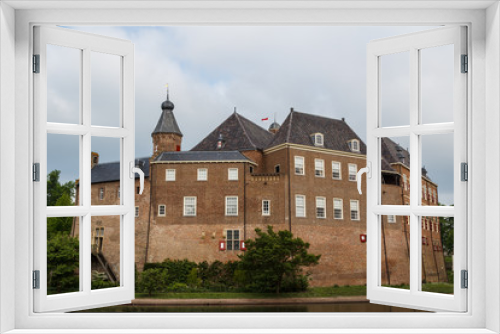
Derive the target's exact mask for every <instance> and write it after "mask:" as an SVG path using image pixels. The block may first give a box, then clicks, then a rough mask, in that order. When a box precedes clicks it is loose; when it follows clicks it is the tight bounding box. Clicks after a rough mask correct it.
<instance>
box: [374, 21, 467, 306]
mask: <svg viewBox="0 0 500 334" xmlns="http://www.w3.org/2000/svg"><path fill="white" fill-rule="evenodd" d="M466 34H467V31H466V27H459V26H453V27H445V28H439V29H434V30H429V31H424V32H418V33H414V34H409V35H403V36H397V37H393V38H385V39H381V40H376V41H372V42H370V43H369V44H368V50H367V62H368V66H367V144H368V145H367V162H368V163H371V168H372V173H371V178H368V180H367V298H368V299H369V300H370V302H372V303H379V304H384V305H393V306H400V307H407V308H416V309H422V310H431V311H436V310H438V311H455V312H465V311H466V310H467V289H464V288H462V285H461V272H462V271H464V270H467V258H466V255H467V242H466V231H467V229H466V217H467V215H466V212H467V211H466V210H467V202H466V193H467V182H463V181H461V179H460V164H461V163H462V162H467V160H466V159H467V150H466V149H467V145H466V143H467V137H466V135H467V131H466V119H467V118H466V117H467V101H466V99H467V74H466V73H463V72H464V71H463V68H462V63H461V62H462V58H463V55H466V54H467V45H466ZM445 45H453V46H454V51H453V56H452V57H453V59H450V62H453V63H454V69H453V83H452V84H453V88H452V89H453V99H454V100H453V122H450V123H435V124H424V123H422V121H421V119H422V118H421V116H420V105H419V103H420V101H421V99H420V94H421V90H420V87H419V86H420V84H421V81H420V73H421V65H420V57H421V53H420V50H422V49H426V48H431V47H438V46H445ZM399 52H409V60H410V64H409V65H410V66H409V68H410V73H409V82H408V86H409V87H410V88H409V90H410V93H409V94H410V98H409V103H410V106H409V113H410V115H409V119H410V124H409V125H407V126H397V127H383V124H380V121H381V119H382V118H381V110H380V106H381V103H380V78H381V68H380V66H381V57H382V56H384V55H390V54H395V53H399ZM469 58H470V57H469ZM469 64H470V59H469ZM469 70H470V68H469ZM444 133H453V134H454V143H453V144H454V149H453V150H454V151H453V156H454V167H453V168H454V180H453V187H454V194H453V195H454V206H448V207H446V206H438V205H433V206H424V205H422V204H421V203H422V201H421V196H422V191H421V188H422V182H421V180H420V179H421V172H420V168H421V166H422V161H421V159H422V158H421V154H420V152H421V141H420V137H421V136H423V135H432V134H444ZM401 136H408V137H409V138H410V152H409V153H410V156H411V161H410V170H411V172H412V173H411V175H410V180H409V181H410V182H409V184H411V185H412V187H411V189H410V205H382V203H381V195H380V194H381V187H382V185H381V184H382V183H381V168H382V167H381V165H382V163H381V158H382V157H381V153H380V151H381V150H380V147H381V138H384V137H401ZM386 215H396V216H409V217H410V238H409V239H410V247H409V249H410V254H409V263H410V265H409V270H410V282H409V284H410V288H409V289H402V288H394V287H387V286H383V285H382V278H381V277H382V276H381V273H382V270H384V269H383V268H382V262H383V261H381V250H382V247H383V246H382V242H381V237H382V232H381V224H383V219H382V216H386ZM429 216H430V217H454V224H455V226H454V238H455V239H454V256H453V257H454V282H453V283H454V286H453V294H440V293H433V292H426V291H423V290H422V268H421V263H422V243H423V239H422V229H421V226H420V223H421V220H423V218H422V217H429ZM384 220H386V218H384Z"/></svg>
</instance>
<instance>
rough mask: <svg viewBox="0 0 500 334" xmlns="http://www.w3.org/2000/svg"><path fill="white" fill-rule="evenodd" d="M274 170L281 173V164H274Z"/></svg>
mask: <svg viewBox="0 0 500 334" xmlns="http://www.w3.org/2000/svg"><path fill="white" fill-rule="evenodd" d="M274 172H275V173H276V174H279V173H280V165H276V166H274Z"/></svg>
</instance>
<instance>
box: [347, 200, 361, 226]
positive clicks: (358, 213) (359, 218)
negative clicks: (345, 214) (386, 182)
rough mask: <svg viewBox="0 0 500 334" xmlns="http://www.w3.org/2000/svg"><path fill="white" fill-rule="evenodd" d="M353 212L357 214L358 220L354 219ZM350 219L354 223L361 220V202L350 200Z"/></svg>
mask: <svg viewBox="0 0 500 334" xmlns="http://www.w3.org/2000/svg"><path fill="white" fill-rule="evenodd" d="M353 204H354V205H353ZM353 208H354V209H355V210H354V209H353ZM353 211H354V212H356V215H357V218H352V213H353ZM349 218H350V219H351V220H354V221H359V220H361V208H360V207H359V200H357V199H351V200H349Z"/></svg>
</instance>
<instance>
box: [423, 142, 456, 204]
mask: <svg viewBox="0 0 500 334" xmlns="http://www.w3.org/2000/svg"><path fill="white" fill-rule="evenodd" d="M421 143H422V166H421V167H422V188H421V191H420V193H421V198H422V205H438V204H442V205H453V204H454V195H453V192H454V186H453V180H454V179H455V177H454V169H453V166H454V162H453V158H454V154H453V134H452V133H450V134H444V135H428V136H421Z"/></svg>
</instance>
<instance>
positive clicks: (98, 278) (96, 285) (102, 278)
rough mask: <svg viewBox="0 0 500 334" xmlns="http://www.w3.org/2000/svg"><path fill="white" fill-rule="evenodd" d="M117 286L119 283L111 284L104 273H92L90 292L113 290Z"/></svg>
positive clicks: (95, 271) (94, 271)
mask: <svg viewBox="0 0 500 334" xmlns="http://www.w3.org/2000/svg"><path fill="white" fill-rule="evenodd" d="M119 284H120V283H119V282H111V281H110V280H109V279H108V275H106V274H105V273H100V272H98V271H97V270H93V271H92V290H98V289H106V288H114V287H116V286H119Z"/></svg>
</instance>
